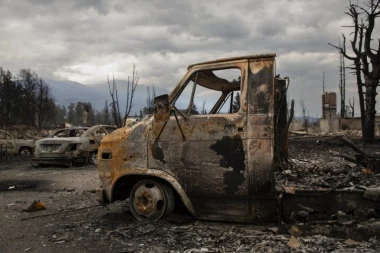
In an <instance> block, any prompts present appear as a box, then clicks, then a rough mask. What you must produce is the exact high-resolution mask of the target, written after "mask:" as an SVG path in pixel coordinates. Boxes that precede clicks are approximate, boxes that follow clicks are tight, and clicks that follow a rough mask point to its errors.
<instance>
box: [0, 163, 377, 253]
mask: <svg viewBox="0 0 380 253" xmlns="http://www.w3.org/2000/svg"><path fill="white" fill-rule="evenodd" d="M99 183H100V182H99V179H98V174H97V168H96V166H94V165H87V166H81V167H71V168H63V167H41V168H32V167H31V166H30V165H29V161H28V160H17V159H15V160H12V161H10V162H8V163H7V164H0V227H1V229H0V252H2V253H4V252H54V253H58V252H92V253H96V252H173V253H175V252H186V253H190V252H353V251H352V250H359V251H360V250H361V251H365V252H379V251H380V244H379V242H378V241H377V240H376V239H370V240H367V241H363V242H354V243H350V241H348V242H347V241H346V239H349V238H343V239H335V238H332V237H325V236H320V235H314V236H313V235H306V234H303V235H301V236H297V237H296V239H295V240H296V241H294V240H293V239H292V238H291V236H290V235H289V233H288V232H287V230H284V228H283V227H279V226H276V225H273V224H268V225H265V226H262V225H257V224H256V225H255V224H242V223H222V222H206V221H196V220H194V219H193V218H192V217H189V216H188V215H185V214H178V213H174V214H172V215H171V216H170V217H168V218H166V219H165V220H163V221H159V222H155V223H141V222H140V223H139V222H137V221H135V220H134V219H133V218H132V215H131V214H130V212H129V209H128V203H127V201H122V202H116V203H114V204H111V205H109V206H107V207H100V206H96V205H97V202H96V200H95V192H94V190H95V189H96V188H97V187H98V186H99ZM35 200H40V201H41V202H43V203H44V205H45V206H46V209H45V210H42V211H38V212H23V211H22V210H23V209H27V208H28V206H29V205H30V204H31V203H32V202H33V201H35ZM94 206H95V207H94ZM86 207H88V208H86ZM33 217H34V218H33ZM320 231H323V230H320ZM295 242H296V243H295ZM297 242H298V243H299V245H298V244H297Z"/></svg>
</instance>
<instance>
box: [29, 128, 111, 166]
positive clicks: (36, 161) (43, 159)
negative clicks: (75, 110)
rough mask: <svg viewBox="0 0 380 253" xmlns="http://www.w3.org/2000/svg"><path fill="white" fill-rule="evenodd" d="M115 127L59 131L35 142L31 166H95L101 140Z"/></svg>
mask: <svg viewBox="0 0 380 253" xmlns="http://www.w3.org/2000/svg"><path fill="white" fill-rule="evenodd" d="M115 129H116V127H115V126H110V125H96V126H93V127H89V128H87V127H72V128H66V129H61V130H59V131H57V132H55V133H54V134H52V135H50V136H49V137H47V138H44V139H41V140H38V141H36V149H35V152H34V157H33V160H32V166H33V167H37V166H39V165H41V164H61V165H65V166H72V165H73V164H85V163H86V162H90V163H94V164H97V161H98V160H97V152H98V147H99V145H100V141H101V139H102V138H103V137H104V136H105V135H107V134H109V133H111V132H113V131H114V130H115Z"/></svg>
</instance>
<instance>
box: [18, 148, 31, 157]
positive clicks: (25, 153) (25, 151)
mask: <svg viewBox="0 0 380 253" xmlns="http://www.w3.org/2000/svg"><path fill="white" fill-rule="evenodd" d="M19 153H20V155H22V156H31V154H32V152H31V151H30V149H29V148H24V147H23V148H20V151H19Z"/></svg>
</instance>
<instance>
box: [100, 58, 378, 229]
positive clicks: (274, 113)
mask: <svg viewBox="0 0 380 253" xmlns="http://www.w3.org/2000/svg"><path fill="white" fill-rule="evenodd" d="M275 67H276V65H275V55H274V54H266V55H251V56H242V57H234V58H228V59H219V60H214V61H208V62H202V63H198V64H194V65H190V66H189V67H188V69H187V72H186V74H185V76H184V77H183V78H182V80H181V81H180V82H179V83H178V85H177V86H176V87H175V88H174V89H173V91H172V92H171V93H170V94H169V95H162V96H159V97H156V98H155V100H154V114H153V115H152V116H150V117H146V118H145V119H143V120H141V121H139V122H137V123H136V124H134V125H133V126H128V127H123V128H120V129H117V130H116V131H114V132H113V133H111V134H110V135H107V136H105V137H104V138H103V139H102V142H101V145H100V147H99V150H98V158H99V164H98V169H99V176H100V179H101V182H102V186H101V188H100V189H98V190H97V199H98V201H99V202H100V203H107V202H113V201H116V200H125V199H129V205H130V209H131V213H132V214H133V216H134V217H135V218H136V219H137V220H158V219H160V218H162V217H164V216H165V215H167V214H169V213H170V212H172V211H173V209H174V208H175V207H185V208H186V209H187V211H188V212H189V213H190V214H191V215H193V216H194V217H195V218H198V219H212V220H230V221H267V222H275V221H281V220H283V219H285V220H286V219H288V218H289V217H291V216H292V215H293V214H294V210H295V208H298V207H300V208H304V207H307V208H308V210H317V209H318V210H319V213H322V214H324V215H325V217H331V216H330V215H332V214H333V213H336V212H337V211H338V210H341V211H345V210H348V209H350V208H352V206H356V207H358V208H361V207H363V206H366V205H365V204H363V203H362V202H363V201H365V200H364V199H363V198H362V197H361V194H362V193H363V192H338V191H334V192H331V191H326V192H315V191H314V192H313V191H311V192H310V191H307V190H304V191H299V190H297V191H296V192H295V194H294V193H293V194H287V193H286V192H281V191H276V187H275V179H274V174H275V170H276V169H278V168H280V167H281V166H283V165H284V166H286V163H283V161H286V160H287V127H286V126H287V122H286V121H287V118H286V117H287V116H286V114H287V105H286V86H287V82H286V81H285V80H284V79H281V78H279V77H278V75H276V73H275ZM202 103H203V107H202V110H199V107H200V106H199V105H200V104H202ZM327 194H328V195H327ZM327 196H328V197H327ZM332 203H334V204H332ZM376 204H377V203H373V204H370V205H372V206H373V205H376ZM310 213H311V211H310ZM318 218H321V216H320V217H318Z"/></svg>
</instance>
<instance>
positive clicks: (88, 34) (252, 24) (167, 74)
mask: <svg viewBox="0 0 380 253" xmlns="http://www.w3.org/2000/svg"><path fill="white" fill-rule="evenodd" d="M0 5H1V6H2V8H1V9H0V17H1V18H0V34H1V36H2V40H0V58H1V67H3V68H5V69H10V70H11V71H12V72H13V73H17V72H18V70H19V69H21V68H31V69H33V70H35V71H36V72H37V73H38V74H39V75H41V76H43V77H46V78H50V79H52V78H56V79H58V78H64V79H69V80H72V81H79V82H83V83H86V84H92V83H101V82H104V81H105V80H106V75H107V73H110V71H111V70H112V71H113V72H114V73H115V75H116V77H117V78H118V79H122V78H127V76H128V75H129V74H130V73H131V70H132V64H136V66H137V69H138V72H139V75H140V77H141V82H142V83H144V84H155V85H156V86H157V87H164V88H170V87H173V86H174V85H176V84H177V82H178V81H179V79H180V78H181V76H182V75H183V74H184V71H185V69H186V67H187V66H188V65H189V64H192V63H196V62H199V61H204V60H211V59H215V58H221V57H229V56H235V55H245V54H259V53H272V52H274V53H277V55H278V62H277V70H278V72H280V73H281V74H282V75H283V76H284V75H286V76H290V77H291V80H292V83H291V88H290V97H292V98H294V99H296V100H297V101H298V100H299V98H300V97H301V96H302V97H303V99H304V100H305V104H306V106H307V108H308V110H309V111H310V115H316V114H317V113H318V112H319V111H320V93H321V83H322V73H323V72H325V73H326V87H328V89H330V90H334V91H337V85H338V80H339V79H338V75H337V73H338V64H339V61H338V60H339V58H338V55H337V52H336V50H335V49H334V48H332V47H330V46H328V44H327V43H328V42H331V43H336V44H337V43H338V37H339V36H340V34H341V33H342V31H348V30H347V29H344V28H342V26H343V25H346V24H349V22H350V19H349V18H348V17H347V16H346V15H345V14H344V11H346V5H347V3H345V2H342V1H341V0H321V1H307V0H277V1H259V0H239V1H221V0H210V1H160V0H144V1H143V0H125V1H123V0H108V1H107V0H82V1H77V0H66V1H59V0H55V1H54V0H50V1H47V0H31V1H13V0H0ZM347 34H348V33H347ZM346 64H349V62H347V63H346ZM348 81H349V83H348V85H350V87H355V81H354V78H352V77H349V79H348ZM354 94H355V89H354V88H350V89H349V94H348V95H347V96H351V97H352V95H354ZM357 111H358V110H357ZM319 114H320V113H319Z"/></svg>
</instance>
